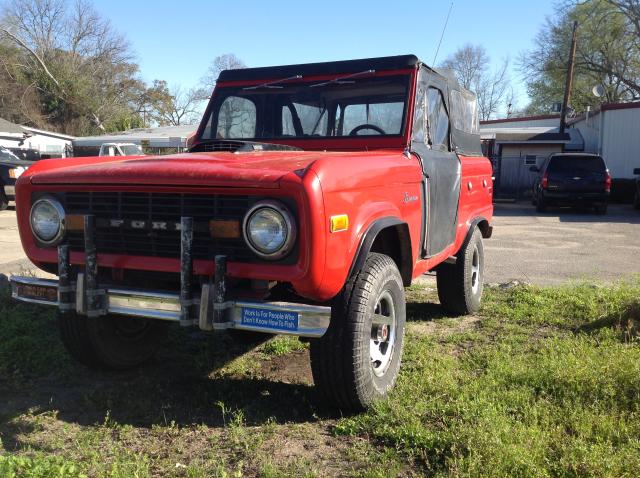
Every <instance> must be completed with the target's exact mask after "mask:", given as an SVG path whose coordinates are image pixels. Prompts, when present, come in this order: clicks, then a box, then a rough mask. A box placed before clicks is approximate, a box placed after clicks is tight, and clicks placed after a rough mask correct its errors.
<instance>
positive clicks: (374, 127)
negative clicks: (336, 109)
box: [349, 123, 387, 136]
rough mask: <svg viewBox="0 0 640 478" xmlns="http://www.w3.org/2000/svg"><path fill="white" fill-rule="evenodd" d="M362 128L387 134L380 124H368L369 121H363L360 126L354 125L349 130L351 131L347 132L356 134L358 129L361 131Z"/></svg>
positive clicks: (350, 134) (352, 134)
mask: <svg viewBox="0 0 640 478" xmlns="http://www.w3.org/2000/svg"><path fill="white" fill-rule="evenodd" d="M363 129H372V130H373V131H376V132H378V133H380V134H387V133H386V132H385V131H384V130H383V129H382V128H381V127H380V126H376V125H374V124H369V123H365V124H361V125H360V126H356V127H355V128H353V129H352V130H351V133H349V136H355V135H356V134H358V131H362V130H363Z"/></svg>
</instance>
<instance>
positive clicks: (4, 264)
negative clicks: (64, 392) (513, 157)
mask: <svg viewBox="0 0 640 478" xmlns="http://www.w3.org/2000/svg"><path fill="white" fill-rule="evenodd" d="M494 226H495V229H494V235H493V238H492V239H491V240H489V241H486V243H485V250H486V254H487V257H486V281H487V282H489V283H504V282H509V281H511V280H520V281H526V282H530V283H535V284H558V283H562V282H567V281H571V280H581V279H588V280H594V279H596V280H598V281H612V280H616V279H619V278H621V277H629V276H632V275H634V274H640V212H638V211H635V210H633V209H632V208H631V206H620V205H614V206H610V212H609V214H608V215H606V216H597V215H594V214H592V213H590V212H584V213H582V212H576V211H572V210H562V209H558V210H554V211H551V212H548V213H545V214H538V213H536V212H535V211H534V209H533V207H531V206H530V205H528V204H497V205H496V218H495V221H494ZM31 267H32V265H31V264H30V262H29V261H28V260H27V259H26V258H25V257H24V254H23V252H22V248H21V246H20V238H19V236H18V229H17V226H16V222H15V211H14V210H13V208H10V209H9V210H7V211H2V212H0V273H5V274H7V273H16V272H20V271H21V270H23V269H29V268H31Z"/></svg>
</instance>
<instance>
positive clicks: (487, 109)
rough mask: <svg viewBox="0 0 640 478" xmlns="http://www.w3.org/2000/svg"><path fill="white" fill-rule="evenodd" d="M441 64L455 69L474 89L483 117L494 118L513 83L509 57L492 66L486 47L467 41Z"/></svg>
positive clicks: (486, 118)
mask: <svg viewBox="0 0 640 478" xmlns="http://www.w3.org/2000/svg"><path fill="white" fill-rule="evenodd" d="M441 66H442V67H443V68H446V69H450V70H452V71H453V72H454V73H455V75H456V78H457V79H458V82H459V83H460V84H461V85H462V86H463V87H464V88H467V89H468V90H471V91H473V92H475V94H476V95H477V97H478V110H479V112H480V119H482V120H488V119H491V117H493V116H494V115H495V114H496V113H497V112H498V111H500V110H501V109H502V106H503V105H504V100H505V97H506V96H507V93H508V92H509V85H510V81H509V75H508V72H509V60H508V59H505V60H504V61H503V62H502V63H501V64H500V65H499V66H498V67H497V68H495V69H494V70H492V69H491V58H490V57H489V55H488V54H487V51H486V49H485V48H484V47H482V46H479V45H478V46H474V45H471V44H467V45H465V46H463V47H462V48H460V49H458V50H457V51H456V52H454V53H453V54H452V55H451V56H449V57H448V58H447V59H446V60H445V61H444V62H443V63H442V65H441Z"/></svg>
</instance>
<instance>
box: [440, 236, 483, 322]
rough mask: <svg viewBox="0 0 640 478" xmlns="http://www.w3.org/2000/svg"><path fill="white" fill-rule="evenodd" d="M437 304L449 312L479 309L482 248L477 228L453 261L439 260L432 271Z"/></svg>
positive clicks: (459, 312) (455, 313)
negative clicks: (436, 267) (436, 286)
mask: <svg viewBox="0 0 640 478" xmlns="http://www.w3.org/2000/svg"><path fill="white" fill-rule="evenodd" d="M436 281H437V284H438V298H439V299H440V304H441V305H442V307H443V308H444V310H446V311H447V312H448V313H450V314H453V315H467V314H473V313H475V312H477V311H478V310H479V309H480V303H481V300H482V292H483V290H484V247H483V244H482V234H481V233H480V229H478V228H477V227H476V228H475V230H474V231H473V233H472V234H471V237H470V238H469V239H468V240H467V242H465V244H463V246H462V247H461V249H460V251H459V252H458V255H457V258H456V263H455V264H449V263H443V264H441V265H440V266H438V270H437V273H436Z"/></svg>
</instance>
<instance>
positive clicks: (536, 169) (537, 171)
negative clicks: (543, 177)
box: [529, 166, 540, 173]
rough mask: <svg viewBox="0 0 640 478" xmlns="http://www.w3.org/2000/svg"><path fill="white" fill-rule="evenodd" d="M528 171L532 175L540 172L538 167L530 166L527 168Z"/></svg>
mask: <svg viewBox="0 0 640 478" xmlns="http://www.w3.org/2000/svg"><path fill="white" fill-rule="evenodd" d="M529 171H531V172H532V173H539V172H540V168H539V167H538V166H531V167H530V168H529Z"/></svg>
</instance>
